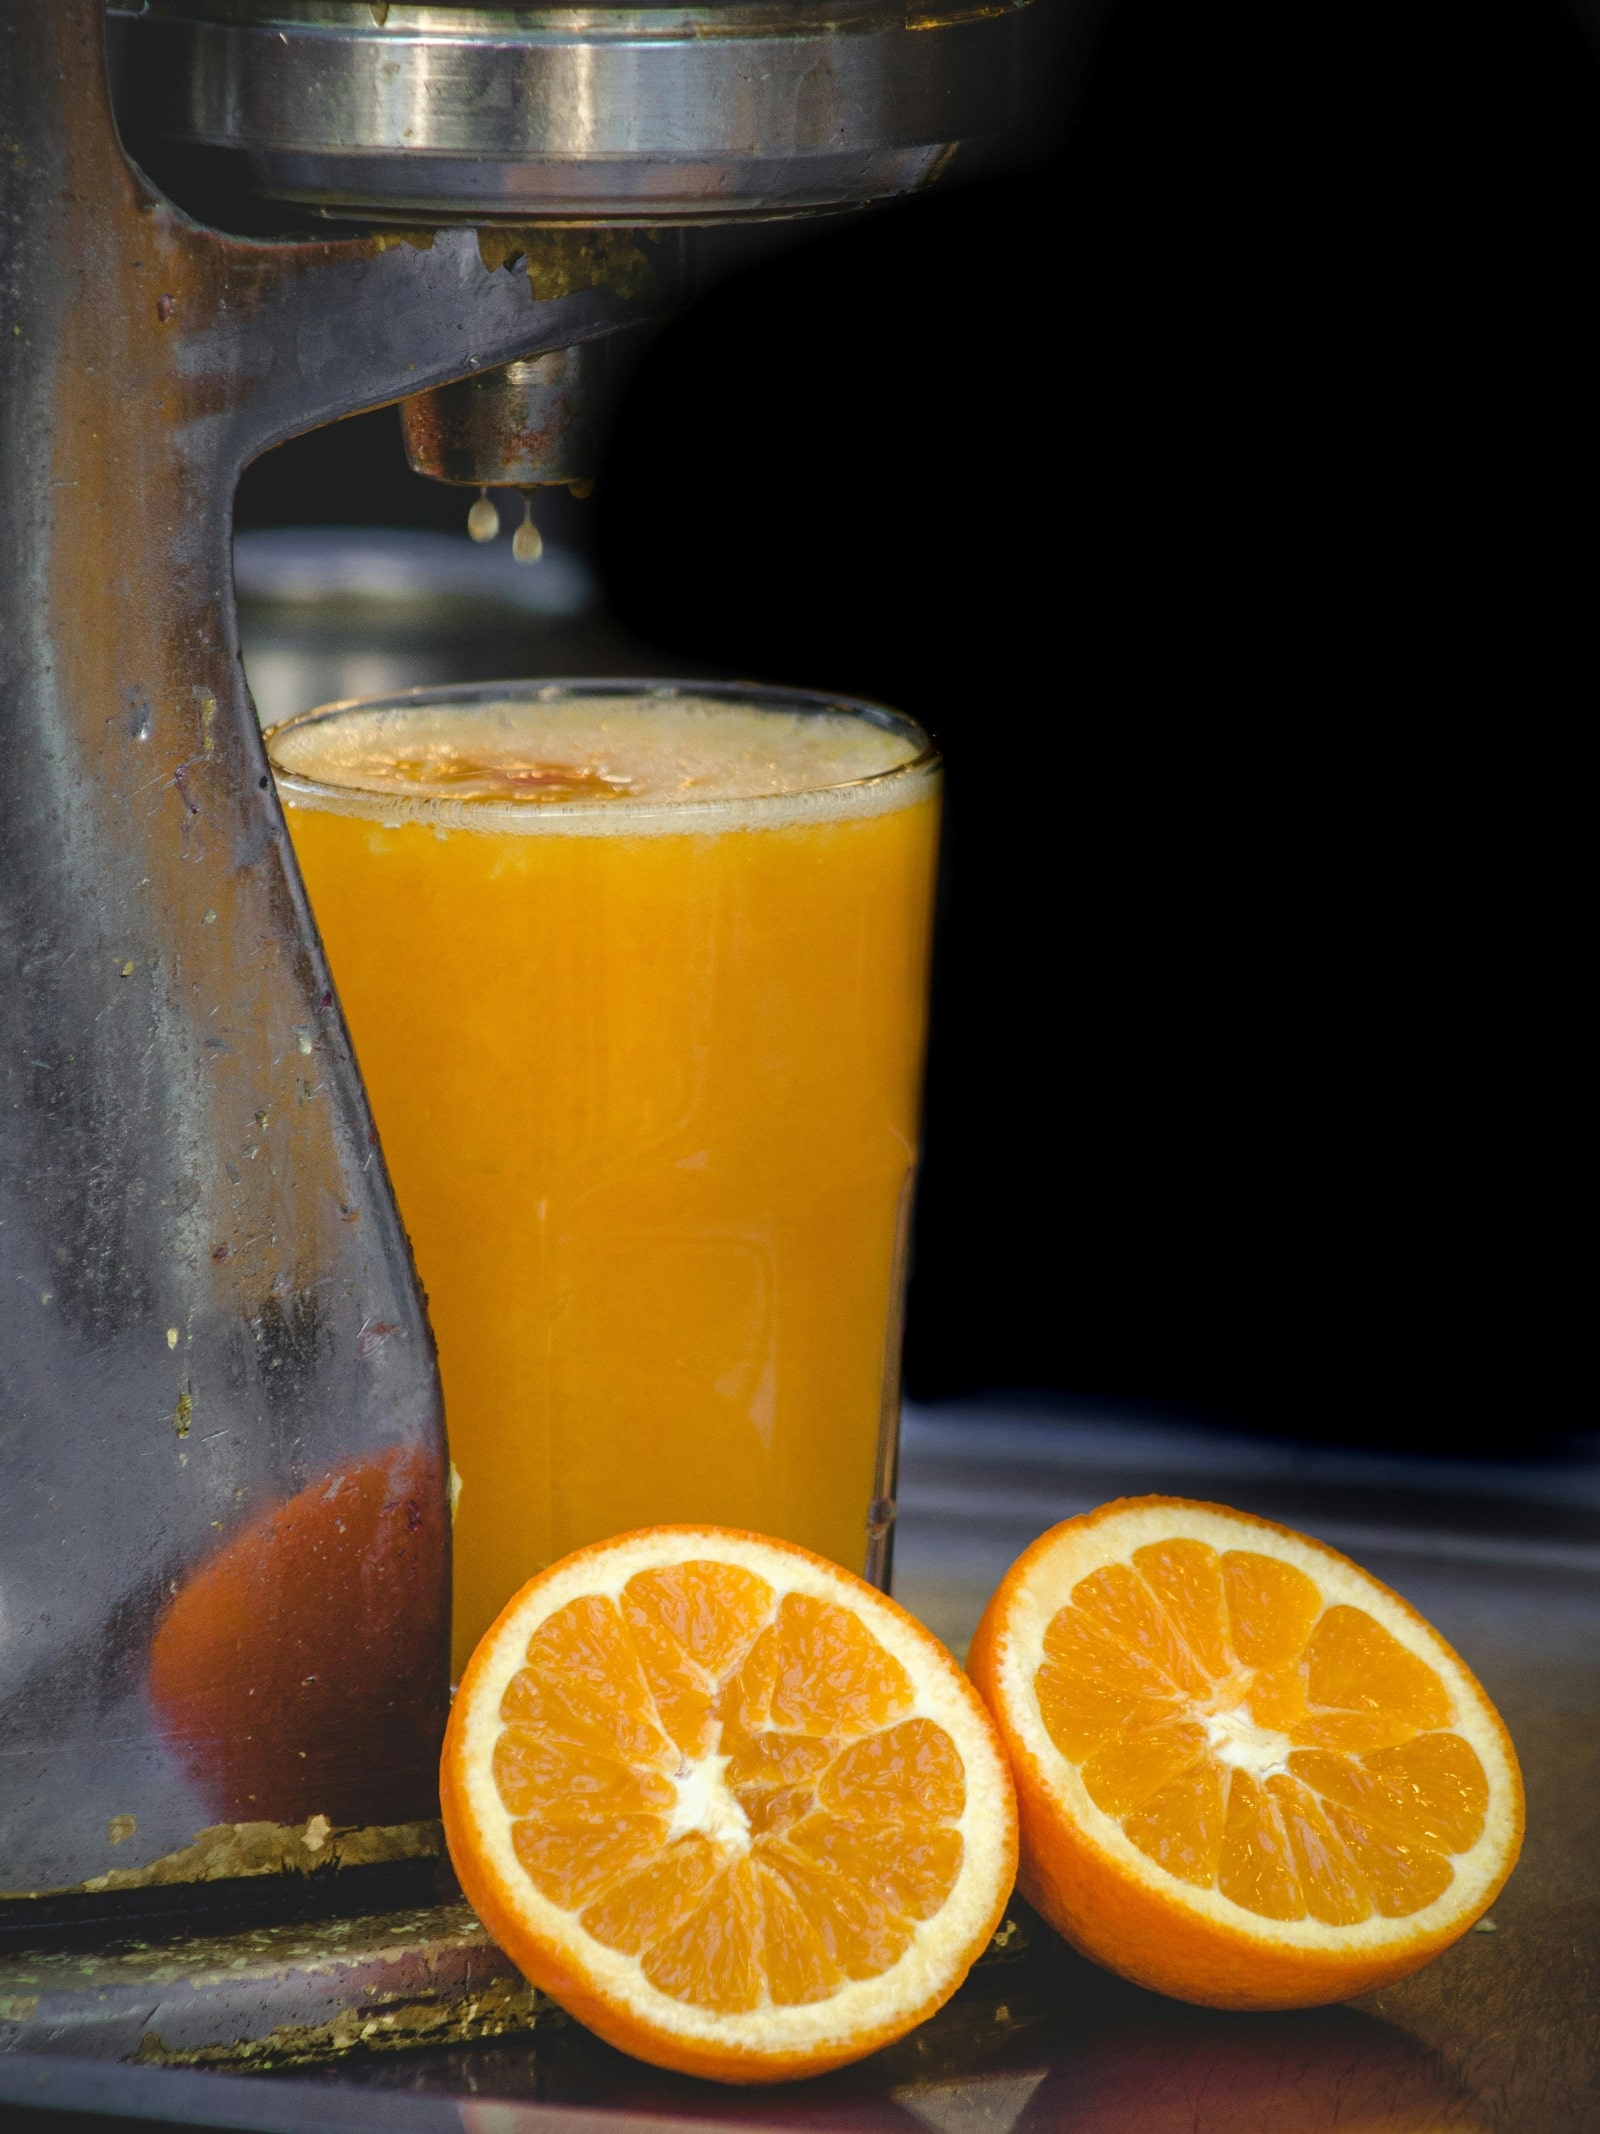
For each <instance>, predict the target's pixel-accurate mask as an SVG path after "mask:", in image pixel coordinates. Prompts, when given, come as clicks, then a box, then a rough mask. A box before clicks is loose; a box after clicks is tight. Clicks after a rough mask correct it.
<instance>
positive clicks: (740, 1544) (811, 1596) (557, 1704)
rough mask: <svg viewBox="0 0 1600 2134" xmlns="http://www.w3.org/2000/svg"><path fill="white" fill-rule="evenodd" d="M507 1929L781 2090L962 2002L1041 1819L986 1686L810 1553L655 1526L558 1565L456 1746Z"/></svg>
mask: <svg viewBox="0 0 1600 2134" xmlns="http://www.w3.org/2000/svg"><path fill="white" fill-rule="evenodd" d="M441 1790H442V1795H443V1804H444V1823H445V1832H446V1835H447V1837H448V1839H449V1844H450V1856H451V1859H452V1860H453V1862H454V1864H455V1869H456V1872H457V1874H458V1875H459V1877H460V1879H461V1885H462V1887H463V1889H464V1890H465V1891H466V1893H467V1896H468V1898H469V1899H470V1900H471V1903H472V1905H473V1908H474V1909H475V1910H476V1911H477V1913H478V1915H479V1917H480V1918H481V1919H482V1921H483V1923H484V1925H485V1926H486V1927H487V1928H488V1929H489V1931H490V1933H491V1934H493V1935H494V1937H495V1939H496V1940H497V1941H498V1942H499V1944H500V1946H501V1947H502V1948H503V1949H504V1950H505V1951H506V1953H507V1955H509V1956H510V1957H511V1958H512V1959H513V1961H515V1962H516V1963H517V1964H518V1965H520V1967H521V1969H522V1970H523V1971H524V1972H525V1973H526V1975H527V1976H528V1977H529V1978H530V1979H531V1980H532V1981H533V1983H534V1984H535V1985H537V1986H540V1987H542V1988H543V1989H544V1991H545V1992H547V1993H548V1994H550V1995H551V1997H552V1998H553V1999H555V2000H557V2001H559V2002H560V2003H561V2004H562V2006H563V2007H565V2008H566V2009H567V2010H568V2011H569V2012H570V2013H571V2014H573V2015H575V2016H577V2017H578V2019H579V2020H580V2021H581V2022H583V2023H586V2024H587V2025H588V2026H589V2028H590V2029H591V2030H594V2031H597V2032H598V2033H599V2035H600V2036H601V2037H603V2038H606V2039H608V2040H609V2041H610V2043H612V2044H613V2045H617V2046H620V2047H621V2048H622V2049H623V2050H624V2051H625V2052H630V2053H634V2054H636V2055H637V2056H638V2057H639V2058H640V2059H642V2060H651V2061H654V2062H655V2063H656V2064H657V2065H658V2066H661V2067H671V2068H677V2069H680V2070H682V2071H684V2072H686V2073H690V2074H698V2075H710V2076H713V2077H715V2078H716V2079H718V2080H721V2081H725V2082H771V2081H780V2080H785V2079H788V2078H789V2077H792V2076H798V2075H810V2074H816V2073H819V2072H821V2071H822V2070H823V2069H825V2068H830V2067H839V2066H842V2065H843V2064H844V2063H845V2062H846V2061H850V2060H855V2059H859V2058H860V2057H861V2055H862V2054H864V2053H868V2052H872V2051H874V2050H875V2049H876V2048H877V2047H878V2046H880V2045H885V2044H888V2043H889V2042H890V2041H891V2040H892V2039H894V2038H898V2037H900V2036H902V2035H903V2034H904V2033H905V2032H906V2031H908V2030H910V2029H911V2028H912V2026H913V2025H914V2024H917V2023H920V2022H921V2021H922V2020H923V2018H924V2017H926V2016H929V2015H931V2014H932V2013H933V2011H934V2010H935V2009H936V2008H938V2007H940V2006H942V2005H943V2003H944V2002H945V2001H946V2000H948V1999H949V1997H950V1995H951V1994H952V1993H953V1992H954V1991H955V1990H956V1988H957V1986H959V1985H960V1983H961V1981H962V1979H963V1978H964V1977H965V1976H966V1974H967V1971H968V1969H969V1967H970V1966H971V1964H972V1962H973V1960H974V1958H975V1957H976V1956H978V1955H979V1954H980V1952H981V1951H982V1949H983V1948H984V1946H985V1944H986V1943H987V1941H988V1939H989V1937H990V1935H991V1934H992V1933H993V1932H994V1929H995V1927H996V1926H997V1925H998V1923H999V1921H1000V1918H1001V1915H1002V1913H1003V1911H1004V1908H1005V1903H1006V1899H1007V1897H1008V1896H1009V1895H1010V1892H1011V1884H1012V1879H1013V1876H1014V1874H1015V1870H1016V1848H1017V1836H1016V1803H1015V1798H1014V1796H1013V1793H1012V1787H1011V1777H1010V1773H1009V1771H1008V1769H1007V1766H1006V1760H1005V1755H1004V1752H1003V1750H1002V1749H1001V1747H1000V1743H999V1741H998V1739H997V1737H996V1734H995V1730H994V1727H993V1725H992V1723H991V1721H990V1719H989V1716H988V1714H987V1712H986V1711H985V1710H984V1708H983V1705H982V1704H981V1703H980V1701H979V1699H978V1697H977V1695H976V1693H975V1692H974V1690H973V1689H972V1686H971V1684H970V1683H969V1682H968V1681H967V1679H966V1677H965V1676H964V1675H963V1674H962V1673H961V1671H960V1669H959V1668H958V1667H957V1666H956V1665H955V1662H954V1661H953V1660H952V1659H951V1658H950V1656H949V1654H948V1653H947V1652H946V1651H945V1649H944V1647H943V1646H942V1645H940V1644H939V1643H938V1642H937V1640H936V1639H934V1638H933V1637H932V1636H931V1635H930V1634H929V1633H928V1632H927V1631H926V1630H924V1629H923V1628H922V1626H921V1624H920V1623H917V1622H915V1621H914V1620H913V1619H912V1618H911V1617H910V1616H909V1615H907V1614H906V1612H905V1610H904V1609H903V1608H899V1607H896V1605H895V1603H894V1602H893V1601H891V1600H888V1599H886V1598H885V1596H884V1595H883V1594H881V1593H878V1592H875V1591H874V1590H873V1588H872V1587H870V1586H868V1585H866V1584H864V1583H863V1582H862V1580H860V1579H859V1578H854V1577H852V1576H851V1574H850V1573H849V1572H848V1571H842V1570H840V1569H839V1567H838V1566H837V1565H836V1564H832V1563H828V1562H826V1561H824V1559H823V1558H822V1557H820V1556H813V1555H812V1554H811V1553H810V1552H809V1551H808V1550H806V1549H800V1548H795V1547H793V1546H791V1545H790V1544H789V1543H787V1542H782V1541H772V1540H768V1539H766V1538H765V1537H764V1536H762V1535H759V1534H744V1533H737V1532H733V1531H731V1530H729V1529H726V1528H719V1527H682V1526H678V1527H672V1526H662V1527H650V1528H648V1529H646V1530H645V1531H643V1532H641V1533H637V1534H623V1535H620V1536H619V1537H617V1538H616V1539H615V1540H612V1541H603V1542H597V1543H595V1544H594V1545H593V1546H592V1547H589V1548H586V1549H580V1550H579V1551H578V1552H577V1553H576V1554H575V1555H572V1556H568V1557H565V1558H563V1559H562V1561H561V1562H559V1563H556V1564H552V1565H551V1567H550V1568H549V1569H548V1570H547V1571H543V1572H541V1573H540V1575H539V1576H538V1577H537V1578H535V1579H533V1580H531V1581H530V1583H529V1584H527V1585H526V1586H524V1587H523V1589H522V1591H521V1592H520V1593H518V1594H517V1595H516V1597H515V1598H514V1599H513V1600H512V1601H511V1602H510V1603H509V1605H508V1606H507V1607H506V1609H505V1611H504V1612H503V1614H502V1615H501V1616H500V1619H499V1621H498V1622H496V1623H495V1625H494V1627H493V1628H492V1629H491V1630H490V1631H489V1633H488V1635H487V1636H486V1637H485V1638H484V1640H483V1642H482V1643H481V1644H480V1645H479V1647H478V1649H477V1651H476V1652H475V1653H474V1654H473V1656H472V1659H471V1662H470V1663H469V1665H468V1667H467V1671H466V1674H465V1675H464V1677H463V1678H462V1682H461V1687H460V1689H459V1690H458V1692H457V1694H456V1701H455V1707H454V1710H453V1712H452V1714H451V1719H450V1727H449V1731H448V1733H447V1735H446V1738H445V1748H444V1765H443V1771H442V1784H441Z"/></svg>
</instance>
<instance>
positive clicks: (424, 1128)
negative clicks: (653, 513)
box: [269, 684, 939, 1669]
mask: <svg viewBox="0 0 1600 2134" xmlns="http://www.w3.org/2000/svg"><path fill="white" fill-rule="evenodd" d="M269 742H270V748H271V753H272V757H273V761H274V764H275V767H276V769H277V772H278V779H279V786H280V790H281V792H282V794H283V798H284V801H285V804H286V807H287V810H288V819H289V823H290V827H291V831H292V834H293V839H294V844H295V849H296V852H297V853H298V855H299V859H300V864H301V867H302V869H303V871H304V874H305V878H306V883H307V887H308V889H309V892H310V895H311V900H312V904H313V907H314V909H315V912H316V916H317V920H318V923H319V925H320V927H321V930H322V936H323V940H324V943H325V945H326V948H327V952H328V957H329V961H330V963H331V964H332V968H333V973H334V978H335V981H336V983H337V985H338V988H339V994H340V998H341V1001H342V1004H343V1007H344V1010H345V1013H346V1016H347V1017H348V1020H349V1025H350V1029H351V1032H352V1035H353V1037H354V1041H355V1046H356V1051H357V1054H358V1057H359V1059H360V1062H361V1067H362V1070H363V1073H364V1075H365V1077H366V1082H367V1088H368V1091H369V1093H370V1095H371V1099H372V1104H373V1109H374V1113H375V1115H376V1118H377V1122H378V1127H379V1131H380V1133H381V1136H382V1141H383V1148H384V1153H385V1155H386V1157H387V1160H388V1163H389V1167H390V1171H391V1174H392V1176H393V1179H394V1184H395V1190H396V1194H397V1197H398V1199H399V1203H400V1209H401V1213H402V1216H403V1217H404V1219H405V1222H406V1225H407V1228H408V1229H409V1231H410V1234H411V1240H412V1245H413V1248H414V1250H415V1253H416V1259H417V1266H418V1271H419V1274H420V1276H421V1279H422V1283H423V1286H424V1288H425V1289H426V1291H427V1293H428V1300H429V1310H430V1313H431V1316H432V1320H433V1326H434V1330H435V1333H436V1335H437V1338H438V1343H439V1359H440V1369H441V1372H442V1376H443V1380H444V1390H445V1407H446V1416H447V1421H448V1427H449V1432H450V1446H451V1457H452V1461H453V1463H454V1466H455V1468H456V1470H457V1472H458V1475H459V1480H460V1493H459V1498H458V1504H457V1513H456V1524H455V1574H454V1575H455V1651H456V1664H457V1668H458V1669H459V1667H460V1665H461V1664H462V1663H463V1662H464V1660H465V1657H466V1656H467V1654H469V1653H470V1652H471V1650H472V1648H473V1646H474V1644H475V1643H476V1642H477V1640H478V1638H479V1637H480V1636H481V1635H482V1633H483V1631H484V1630H485V1629H486V1628H487V1627H488V1625H489V1623H490V1622H491V1621H492V1619H493V1618H494V1616H495V1614H496V1613H497V1612H498V1610H499V1609H500V1607H501V1606H502V1605H503V1604H504V1602H505V1601H506V1600H507V1599H508V1598H509V1597H510V1595H511V1594H512V1593H513V1592H514V1591H515V1590H516V1588H517V1587H518V1586H519V1585H521V1584H522V1582H523V1581H524V1580H525V1579H527V1578H528V1577H530V1576H531V1575H532V1573H533V1572H534V1571H536V1570H538V1569H539V1567H540V1566H541V1565H543V1564H545V1563H548V1562H550V1561H552V1560H553V1559H554V1558H555V1557H558V1556H561V1555H564V1554H565V1553H566V1552H567V1551H568V1550H570V1549H574V1548H577V1547H579V1546H580V1545H581V1544H582V1543H585V1542H589V1541H594V1540H597V1539H599V1538H601V1537H603V1536H605V1535H608V1534H612V1533H617V1532H621V1531H623V1530H625V1529H628V1528H631V1527H637V1526H645V1525H650V1524H653V1523H655V1522H658V1521H675V1520H712V1521H717V1522H719V1523H723V1524H728V1525H733V1526H744V1527H753V1528H757V1529H759V1530H761V1531H762V1532H765V1533H771V1534H777V1535H781V1536H783V1537H785V1538H787V1539H790V1540H794V1541H798V1542H802V1543H804V1544H805V1545H806V1546H807V1547H809V1548H813V1549H816V1550H818V1551H820V1552H821V1553H822V1554H824V1555H827V1556H831V1557H832V1558H834V1559H835V1560H836V1561H837V1562H839V1563H842V1564H845V1565H847V1566H848V1567H849V1568H850V1569H852V1570H857V1571H859V1570H860V1569H861V1568H862V1567H863V1563H864V1561H865V1559H866V1557H867V1540H868V1537H867V1523H868V1517H869V1508H873V1507H874V1500H875V1495H876V1494H877V1493H878V1492H881V1491H885V1490H886V1489H887V1488H888V1487H889V1486H890V1484H889V1483H888V1481H887V1480H886V1478H887V1477H888V1476H889V1475H890V1474H892V1462H891V1461H890V1460H889V1459H888V1458H887V1457H886V1456H885V1455H886V1454H887V1453H888V1452H889V1451H890V1450H891V1449H892V1437H893V1429H894V1421H895V1418H894V1409H895V1406H896V1403H897V1398H898V1376H897V1371H898V1341H899V1335H898V1299H899V1285H900V1282H901V1280H902V1278H903V1271H904V1270H903V1257H904V1254H903V1244H904V1229H905V1219H906V1213H907V1209H908V1205H909V1192H910V1181H911V1177H912V1173H913V1169H914V1166H915V1163H916V1155H917V1127H918V1107H919V1095H920V1083H921V1072H922V1053H923V1042H924V1029H925V1015H926V995H927V958H928V947H929V932H930V920H931V911H932V898H933V879H934V863H935V854H936V845H937V836H938V804H939V776H938V766H937V761H936V759H935V758H934V756H933V753H932V751H931V749H930V748H929V747H928V744H927V740H926V736H925V735H923V734H922V733H921V731H920V730H919V729H917V728H915V727H913V726H912V725H911V724H910V722H909V721H904V720H899V719H895V718H893V717H892V716H891V715H888V714H881V713H871V712H866V711H861V710H846V709H840V708H838V707H829V706H825V705H824V704H823V703H822V702H821V701H820V700H808V699H805V698H797V697H779V696H777V695H776V694H775V693H770V692H752V691H742V692H733V691H728V690H721V689H717V690H709V689H702V688H699V687H697V688H696V689H695V691H694V692H693V693H692V694H691V693H688V692H683V693H673V692H656V693H649V692H647V691H644V690H641V689H640V687H639V685H617V684H612V685H583V684H570V685H561V687H560V688H559V689H558V690H552V689H550V688H548V687H547V688H546V689H545V690H544V691H543V692H542V693H540V692H537V691H534V690H532V689H529V690H528V691H527V692H526V693H524V694H521V695H517V694H513V693H511V692H509V691H508V690H507V688H506V687H505V685H501V687H500V688H499V690H498V691H495V690H493V689H489V690H484V689H476V690H463V691H455V692H445V693H443V694H442V695H435V696H432V697H428V698H422V697H419V698H417V699H416V700H407V699H400V700H397V701H395V702H394V703H391V704H390V705H388V706H365V707H363V706H357V707H351V708H346V709H343V710H336V711H334V712H331V713H314V714H310V715H308V716H307V717H306V718H304V719H301V720H295V721H291V722H289V723H288V724H287V725H285V726H282V727H279V728H278V729H277V730H276V731H275V733H274V734H273V735H272V736H270V737H269ZM887 1509H888V1508H887V1507H881V1508H878V1509H876V1510H875V1511H874V1516H875V1517H876V1518H877V1519H878V1520H879V1521H880V1523H881V1520H882V1518H883V1516H885V1514H886V1512H887Z"/></svg>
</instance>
